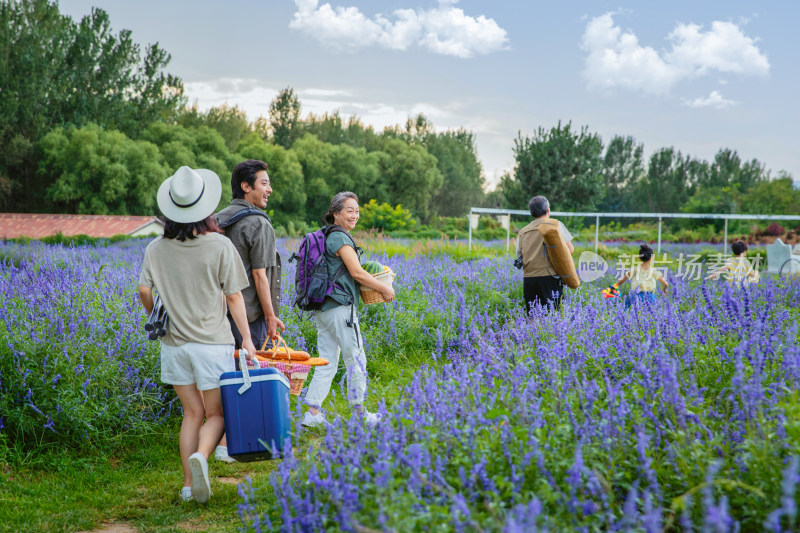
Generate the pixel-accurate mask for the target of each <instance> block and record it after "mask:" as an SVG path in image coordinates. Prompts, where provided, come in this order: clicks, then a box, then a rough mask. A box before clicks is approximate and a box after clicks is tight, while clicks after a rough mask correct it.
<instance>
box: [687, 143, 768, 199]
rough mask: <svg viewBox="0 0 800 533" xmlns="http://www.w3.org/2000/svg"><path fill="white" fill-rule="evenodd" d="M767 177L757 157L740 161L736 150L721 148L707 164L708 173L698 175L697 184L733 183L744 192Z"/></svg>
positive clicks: (720, 184)
mask: <svg viewBox="0 0 800 533" xmlns="http://www.w3.org/2000/svg"><path fill="white" fill-rule="evenodd" d="M768 179H769V174H768V173H767V172H766V171H765V169H764V165H763V164H762V163H759V161H758V160H757V159H753V160H751V161H747V162H745V163H742V160H741V158H740V157H739V154H738V153H737V152H736V150H731V149H729V148H722V149H720V150H719V151H718V152H717V153H716V155H715V156H714V160H713V161H712V162H711V163H710V164H709V167H708V173H707V174H706V175H704V176H701V177H700V179H699V180H698V182H697V185H698V186H699V187H701V188H705V187H730V186H734V185H735V186H737V187H738V189H739V190H740V191H742V192H744V191H747V190H748V189H750V188H751V187H753V186H755V185H758V184H759V183H761V182H763V181H766V180H768Z"/></svg>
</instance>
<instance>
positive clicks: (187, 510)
mask: <svg viewBox="0 0 800 533" xmlns="http://www.w3.org/2000/svg"><path fill="white" fill-rule="evenodd" d="M367 357H368V370H369V373H370V380H371V381H370V388H371V391H372V394H371V395H370V397H368V399H367V402H366V406H367V409H369V410H375V409H377V407H378V401H379V399H382V400H383V401H385V402H386V403H387V404H392V403H394V402H395V401H396V400H397V398H398V396H399V394H400V389H401V388H402V386H403V385H405V384H406V383H407V381H408V380H409V379H410V378H411V376H412V374H413V371H414V370H416V369H417V368H419V366H420V365H421V364H423V363H428V364H432V361H431V360H430V358H429V357H427V354H425V353H423V352H422V351H411V352H406V353H402V354H393V355H392V359H391V361H392V364H387V363H389V360H388V357H387V356H386V355H383V354H378V355H376V357H374V358H370V354H367ZM398 363H399V364H398ZM340 364H341V363H340ZM343 373H344V372H343V366H341V367H340V373H339V374H337V377H336V380H335V381H334V385H333V388H332V394H331V396H329V397H328V400H327V401H326V409H328V410H329V411H334V412H336V413H338V414H339V415H343V416H349V414H350V407H349V405H348V404H347V400H346V399H345V398H344V397H343V395H342V394H340V393H339V380H340V378H341V377H342V375H343ZM295 402H296V399H295V398H294V397H292V408H294V407H295V405H296V403H295ZM179 429H180V426H179V423H177V422H175V423H172V424H169V425H166V426H164V427H163V428H162V429H160V430H159V431H157V432H154V433H153V434H151V435H148V436H144V437H136V438H129V437H125V436H122V437H120V438H119V439H117V441H116V442H114V443H112V444H108V445H107V446H106V448H105V449H102V450H97V449H95V448H90V447H89V446H87V447H85V448H80V449H75V448H67V447H63V446H59V445H57V444H56V445H49V446H45V447H35V448H32V449H31V448H27V449H26V448H25V447H23V446H21V445H18V444H14V443H9V442H2V441H0V533H5V532H20V531H25V532H38V531H42V532H45V531H46V532H76V531H93V530H103V529H105V528H106V527H108V526H109V525H113V524H118V525H125V526H128V527H130V528H132V529H134V530H138V531H142V532H171V531H211V532H214V531H235V530H236V528H237V527H238V526H239V525H240V523H239V520H238V518H237V516H236V504H237V503H239V502H240V498H239V495H238V493H237V482H239V481H242V480H243V479H244V478H245V477H249V478H250V479H251V480H252V481H253V485H254V486H268V484H269V483H268V479H269V475H270V473H271V472H272V470H273V469H274V468H275V467H276V466H277V461H262V462H254V463H233V464H226V463H221V462H217V461H214V460H213V459H212V460H210V461H209V477H210V479H211V490H212V491H213V495H212V497H211V499H210V500H209V502H208V503H207V504H205V505H201V504H198V503H196V502H188V503H186V502H182V501H181V500H180V497H179V495H178V492H179V490H180V488H181V486H183V471H182V469H181V464H180V457H179V455H178V432H179ZM323 435H324V429H321V428H314V429H312V430H303V431H302V433H301V435H300V437H299V439H296V441H295V443H294V444H295V451H296V452H301V453H302V451H303V450H308V449H309V448H310V446H309V445H310V444H314V442H315V441H319V440H321V438H322V436H323ZM5 438H6V437H4V436H3V435H2V434H0V439H5ZM265 496H267V497H269V495H265ZM275 518H277V517H275Z"/></svg>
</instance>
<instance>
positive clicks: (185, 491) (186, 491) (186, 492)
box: [181, 487, 194, 502]
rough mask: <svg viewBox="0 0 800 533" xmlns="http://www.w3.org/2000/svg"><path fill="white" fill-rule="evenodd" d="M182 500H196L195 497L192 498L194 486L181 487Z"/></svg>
mask: <svg viewBox="0 0 800 533" xmlns="http://www.w3.org/2000/svg"><path fill="white" fill-rule="evenodd" d="M181 500H183V501H185V502H190V501H193V500H194V498H192V487H183V488H182V489H181Z"/></svg>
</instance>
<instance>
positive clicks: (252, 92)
mask: <svg viewBox="0 0 800 533" xmlns="http://www.w3.org/2000/svg"><path fill="white" fill-rule="evenodd" d="M184 89H185V90H186V95H187V96H188V97H189V99H190V100H191V101H196V102H197V107H198V108H199V109H200V110H201V111H206V110H207V109H209V108H211V107H215V106H219V105H222V104H228V105H230V106H238V107H239V109H241V110H243V111H244V112H245V113H246V114H247V116H248V118H249V119H250V120H255V119H256V118H258V117H259V116H261V115H267V113H268V112H269V103H270V102H271V101H272V100H273V99H274V98H275V97H276V96H277V95H278V91H277V90H275V89H272V88H270V87H265V86H264V85H263V84H262V83H261V82H259V81H258V80H254V79H243V78H222V79H218V80H211V81H195V82H187V83H185V84H184Z"/></svg>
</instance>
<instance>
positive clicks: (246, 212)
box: [219, 207, 272, 229]
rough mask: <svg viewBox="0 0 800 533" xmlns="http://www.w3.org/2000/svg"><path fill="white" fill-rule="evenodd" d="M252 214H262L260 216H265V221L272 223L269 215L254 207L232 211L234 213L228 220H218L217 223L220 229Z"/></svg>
mask: <svg viewBox="0 0 800 533" xmlns="http://www.w3.org/2000/svg"><path fill="white" fill-rule="evenodd" d="M253 215H257V216H262V217H264V218H266V219H267V221H269V223H270V224H272V219H270V218H269V215H268V214H266V213H265V212H264V211H262V210H261V209H256V208H255V207H245V208H244V209H242V210H240V211H237V212H236V213H234V215H233V216H232V217H231V218H229V219H228V220H226V221H225V222H220V223H219V227H220V229H225V228H228V227H230V226H233V225H234V224H236V223H237V222H239V221H240V220H242V219H243V218H246V217H249V216H253Z"/></svg>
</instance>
